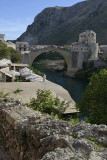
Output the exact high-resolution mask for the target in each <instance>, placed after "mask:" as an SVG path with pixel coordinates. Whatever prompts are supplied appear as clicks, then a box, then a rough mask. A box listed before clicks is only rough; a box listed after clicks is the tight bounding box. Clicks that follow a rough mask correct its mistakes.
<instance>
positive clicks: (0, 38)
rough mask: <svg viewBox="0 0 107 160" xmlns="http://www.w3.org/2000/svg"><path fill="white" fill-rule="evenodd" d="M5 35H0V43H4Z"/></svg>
mask: <svg viewBox="0 0 107 160" xmlns="http://www.w3.org/2000/svg"><path fill="white" fill-rule="evenodd" d="M4 37H5V34H0V41H2V42H4Z"/></svg>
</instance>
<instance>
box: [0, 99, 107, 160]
mask: <svg viewBox="0 0 107 160" xmlns="http://www.w3.org/2000/svg"><path fill="white" fill-rule="evenodd" d="M93 140H94V141H95V143H94V142H93ZM0 143H2V144H3V145H4V146H5V147H6V149H7V150H8V152H9V153H10V155H11V157H12V158H13V159H14V160H19V159H20V160H96V159H97V160H106V159H107V149H106V147H107V126H106V125H91V124H86V123H80V124H78V125H77V126H73V125H72V124H71V123H68V122H65V121H61V120H57V119H56V118H54V117H50V116H49V115H47V114H43V115H42V114H41V113H40V112H36V111H33V110H31V109H29V108H27V107H26V106H25V105H23V104H22V103H21V102H20V101H14V100H12V99H0ZM96 145H97V146H98V148H96Z"/></svg>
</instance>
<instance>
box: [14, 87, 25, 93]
mask: <svg viewBox="0 0 107 160" xmlns="http://www.w3.org/2000/svg"><path fill="white" fill-rule="evenodd" d="M22 91H23V90H21V89H19V88H18V89H16V90H15V91H13V93H14V94H19V93H20V92H22Z"/></svg>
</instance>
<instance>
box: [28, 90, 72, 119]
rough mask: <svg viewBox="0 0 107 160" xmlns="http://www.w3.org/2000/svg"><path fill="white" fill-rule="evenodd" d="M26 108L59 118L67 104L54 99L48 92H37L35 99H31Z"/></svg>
mask: <svg viewBox="0 0 107 160" xmlns="http://www.w3.org/2000/svg"><path fill="white" fill-rule="evenodd" d="M27 106H28V107H30V108H32V109H33V110H37V111H40V112H41V113H48V114H49V115H52V116H57V117H58V118H61V117H62V113H63V112H64V111H65V109H66V108H67V107H68V106H69V103H66V102H65V101H62V102H61V101H60V99H59V98H57V97H56V98H54V97H53V96H52V92H51V91H49V90H38V91H37V99H34V98H33V99H31V101H30V103H29V104H27Z"/></svg>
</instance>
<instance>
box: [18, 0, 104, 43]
mask: <svg viewBox="0 0 107 160" xmlns="http://www.w3.org/2000/svg"><path fill="white" fill-rule="evenodd" d="M106 17H107V0H86V1H83V2H80V3H77V4H76V5H74V6H72V7H57V6H56V7H51V8H46V9H44V10H43V11H42V12H41V13H40V14H38V15H37V16H36V17H35V19H34V22H33V23H32V24H31V25H29V26H28V27H27V30H26V32H24V33H23V34H22V35H21V36H20V37H19V38H18V39H17V41H27V42H29V43H30V44H57V45H64V44H71V42H75V41H77V40H78V35H79V33H82V32H83V31H85V30H93V31H95V32H96V33H97V41H98V43H101V44H105V43H106V42H107V20H106Z"/></svg>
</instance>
